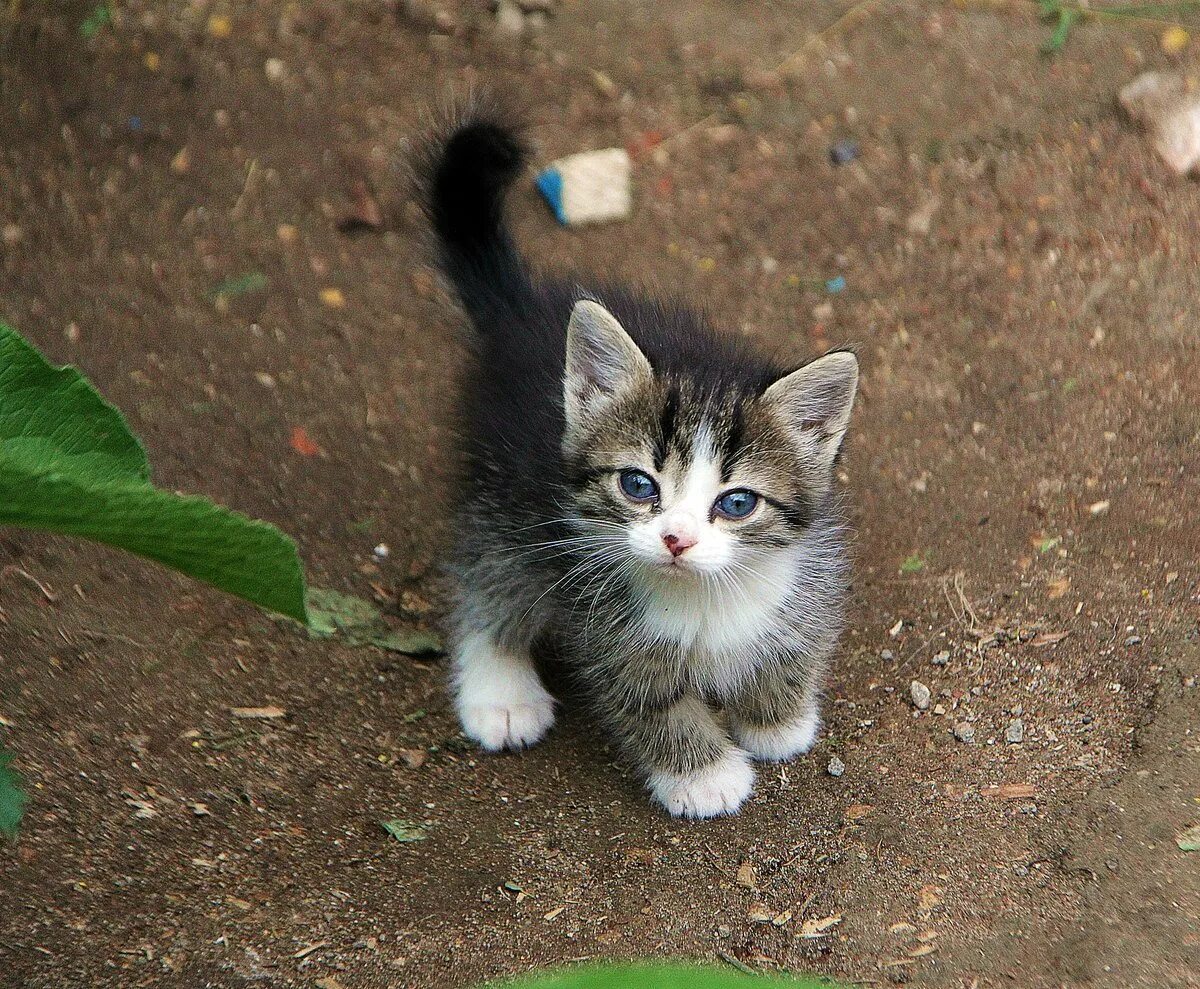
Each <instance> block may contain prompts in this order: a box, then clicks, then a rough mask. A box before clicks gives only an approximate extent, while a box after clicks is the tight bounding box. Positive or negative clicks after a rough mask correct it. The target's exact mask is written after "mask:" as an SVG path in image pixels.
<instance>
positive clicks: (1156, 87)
mask: <svg viewBox="0 0 1200 989" xmlns="http://www.w3.org/2000/svg"><path fill="white" fill-rule="evenodd" d="M1120 102H1121V106H1122V107H1123V108H1124V109H1125V112H1126V113H1127V114H1129V116H1130V117H1132V118H1133V119H1134V120H1136V121H1139V122H1140V123H1141V124H1142V125H1143V126H1144V127H1145V128H1146V130H1147V131H1148V132H1149V134H1150V137H1151V140H1152V141H1153V143H1154V150H1155V151H1157V152H1158V155H1159V157H1160V158H1162V160H1163V161H1165V162H1166V163H1167V165H1168V167H1170V169H1171V170H1172V171H1173V172H1175V173H1176V174H1178V175H1186V174H1187V173H1188V172H1190V171H1191V170H1192V169H1194V168H1196V167H1197V165H1200V99H1198V98H1197V94H1196V93H1195V92H1194V91H1193V90H1192V88H1191V87H1190V86H1189V85H1188V80H1187V78H1186V77H1185V76H1183V75H1182V74H1178V73H1172V72H1143V73H1142V74H1141V75H1140V76H1138V77H1137V78H1136V79H1134V80H1133V82H1131V83H1129V84H1128V85H1126V86H1125V87H1124V88H1122V90H1121V92H1120Z"/></svg>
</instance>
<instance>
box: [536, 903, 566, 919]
mask: <svg viewBox="0 0 1200 989" xmlns="http://www.w3.org/2000/svg"><path fill="white" fill-rule="evenodd" d="M566 909H567V908H566V907H565V906H561V907H555V908H554V909H553V910H550V911H548V912H547V913H544V914H543V915H542V920H545V921H550V920H553V919H554V918H555V917H557V916H558V915H559V914H560V913H562V912H563V911H564V910H566Z"/></svg>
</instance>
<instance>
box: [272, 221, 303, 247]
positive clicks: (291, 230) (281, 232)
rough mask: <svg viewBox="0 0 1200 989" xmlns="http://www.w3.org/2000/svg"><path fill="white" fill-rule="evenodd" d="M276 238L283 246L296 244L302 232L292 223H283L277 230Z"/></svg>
mask: <svg viewBox="0 0 1200 989" xmlns="http://www.w3.org/2000/svg"><path fill="white" fill-rule="evenodd" d="M275 236H276V237H278V238H279V242H280V243H281V244H294V243H295V242H296V238H298V237H299V236H300V231H299V229H297V228H296V227H295V226H294V225H292V224H291V223H281V224H279V226H277V227H276V228H275Z"/></svg>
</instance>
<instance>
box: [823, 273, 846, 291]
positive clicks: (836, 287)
mask: <svg viewBox="0 0 1200 989" xmlns="http://www.w3.org/2000/svg"><path fill="white" fill-rule="evenodd" d="M825 291H826V292H828V293H830V294H831V295H837V294H838V292H845V291H846V277H845V275H838V276H837V277H836V278H831V279H829V281H827V282H826V283H825Z"/></svg>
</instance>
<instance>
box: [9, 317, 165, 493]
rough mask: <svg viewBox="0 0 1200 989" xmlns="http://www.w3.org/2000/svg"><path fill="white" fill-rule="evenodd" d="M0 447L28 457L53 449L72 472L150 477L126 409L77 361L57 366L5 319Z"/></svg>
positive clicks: (137, 478)
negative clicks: (102, 393)
mask: <svg viewBox="0 0 1200 989" xmlns="http://www.w3.org/2000/svg"><path fill="white" fill-rule="evenodd" d="M0 444H2V446H0V450H3V451H4V453H5V454H6V455H7V456H16V455H18V454H20V453H21V452H24V453H25V454H26V455H27V456H29V457H37V456H39V455H42V454H43V452H44V451H46V450H53V452H54V459H55V463H56V464H57V465H58V466H59V467H60V468H61V469H62V470H63V471H64V472H67V473H71V474H95V475H97V476H99V477H110V478H113V479H123V480H131V481H148V480H149V479H150V465H149V464H148V463H147V462H146V451H145V450H143V449H142V445H141V443H139V442H138V441H137V438H136V437H135V436H134V435H133V434H132V433H131V432H130V431H129V427H128V426H127V425H125V419H124V417H122V415H121V413H120V412H118V411H117V410H116V409H114V408H113V407H112V406H111V405H109V404H108V403H107V402H106V401H104V399H102V398H101V397H100V395H99V393H98V392H97V391H96V389H95V388H93V387H92V386H91V385H90V384H89V383H88V381H87V380H86V379H85V378H84V377H83V375H81V374H80V373H79V372H78V371H76V370H75V369H74V368H73V367H52V366H51V365H50V364H48V363H47V362H46V360H45V358H43V357H42V355H41V354H39V353H38V352H37V351H36V350H34V348H33V347H31V346H30V345H29V344H28V343H26V342H25V340H24V339H23V338H22V337H21V336H20V335H19V334H18V333H17V332H16V331H15V330H12V329H9V327H7V326H5V325H4V324H3V323H0Z"/></svg>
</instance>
